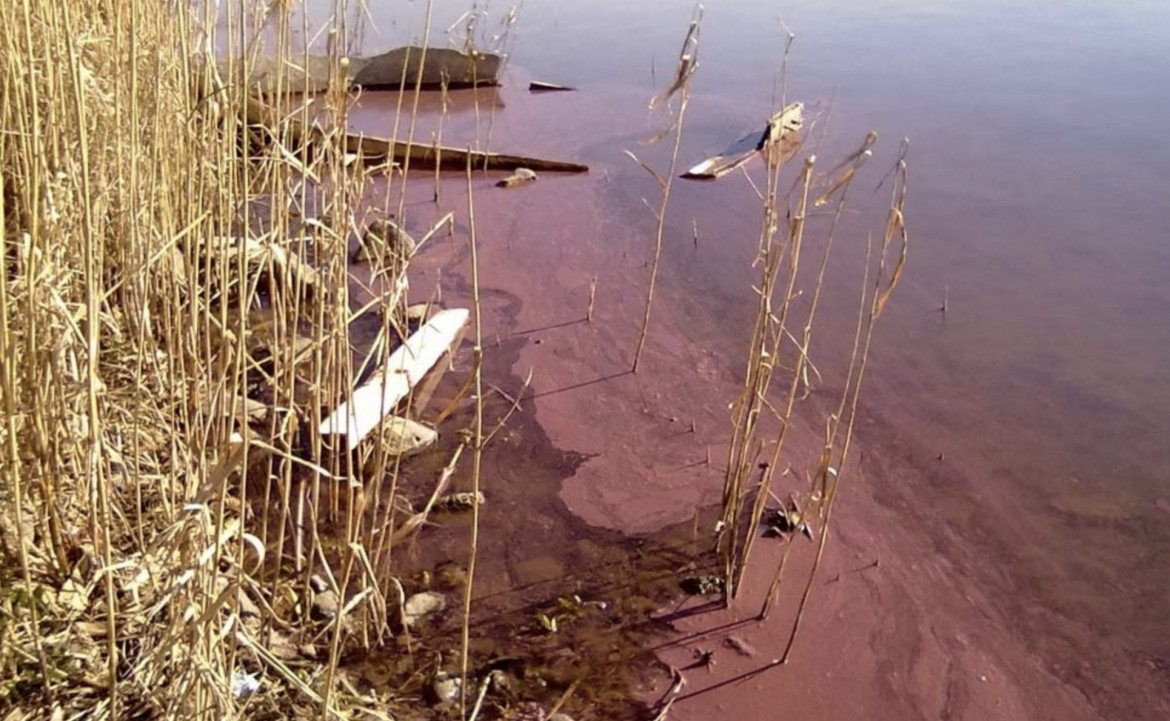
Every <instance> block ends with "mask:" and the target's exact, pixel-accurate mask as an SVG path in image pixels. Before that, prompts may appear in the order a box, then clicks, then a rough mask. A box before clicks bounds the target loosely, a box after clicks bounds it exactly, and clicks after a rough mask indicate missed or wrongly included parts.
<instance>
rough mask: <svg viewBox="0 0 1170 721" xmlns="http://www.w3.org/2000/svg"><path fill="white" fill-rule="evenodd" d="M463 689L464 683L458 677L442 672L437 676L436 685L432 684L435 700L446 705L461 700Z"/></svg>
mask: <svg viewBox="0 0 1170 721" xmlns="http://www.w3.org/2000/svg"><path fill="white" fill-rule="evenodd" d="M462 687H463V682H462V680H461V679H460V678H459V677H458V676H452V675H451V674H448V673H446V672H444V671H440V672H439V673H437V674H435V683H434V684H432V686H431V690H432V691H434V693H435V699H437V700H438V702H439V703H440V704H444V703H450V702H451V701H454V700H455V699H457V698H459V689H460V688H462Z"/></svg>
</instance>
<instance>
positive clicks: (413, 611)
mask: <svg viewBox="0 0 1170 721" xmlns="http://www.w3.org/2000/svg"><path fill="white" fill-rule="evenodd" d="M446 607H447V599H446V598H445V597H444V596H443V594H441V593H435V592H434V591H423V592H422V593H416V594H414V595H413V596H411V597H410V598H408V599H406V604H405V605H404V606H403V607H402V618H403V620H404V621H405V622H406V625H407V626H413V625H414V624H415V623H417V622H418V621H419V619H421V618H423V617H424V616H430V615H431V614H434V613H438V612H440V611H442V610H443V609H444V608H446Z"/></svg>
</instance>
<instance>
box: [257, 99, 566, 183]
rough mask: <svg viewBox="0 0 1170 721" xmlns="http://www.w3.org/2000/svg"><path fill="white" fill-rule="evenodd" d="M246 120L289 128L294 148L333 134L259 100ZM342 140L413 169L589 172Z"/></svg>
mask: <svg viewBox="0 0 1170 721" xmlns="http://www.w3.org/2000/svg"><path fill="white" fill-rule="evenodd" d="M244 118H245V120H246V121H247V122H248V124H249V125H260V126H262V127H264V128H266V129H268V130H269V131H270V132H272V131H275V130H276V129H278V128H285V129H287V133H288V136H289V138H288V140H289V142H290V143H291V144H293V145H296V144H298V143H302V142H310V143H312V142H321V141H322V140H324V139H325V138H326V137H327V134H328V133H329V132H330V131H328V130H326V129H325V128H322V127H320V126H317V125H310V126H309V127H308V129H307V130H306V128H305V126H304V124H303V123H302V122H301V121H300V119H299V118H297V117H296V116H295V115H293V116H290V117H287V118H282V117H281V115H280V113H278V112H277V111H276V109H275V108H273V107H271V106H270V105H267V104H265V103H263V102H261V101H260V100H257V99H256V98H248V100H247V107H246V108H245V109H244ZM339 140H340V141H341V142H342V143H344V147H345V152H347V153H352V154H354V155H357V156H358V157H359V158H361V159H362V160H363V161H366V162H369V161H378V160H387V159H389V160H393V161H397V162H400V163H401V162H405V161H406V160H407V159H409V160H410V163H411V165H412V167H415V168H434V167H435V166H436V165H437V166H438V167H440V168H446V169H450V170H465V169H466V168H467V165H468V162H467V161H468V160H469V159H470V160H471V167H472V168H474V169H476V170H516V169H517V168H530V169H532V170H543V171H547V172H555V173H585V172H588V171H589V166H587V165H581V164H580V163H568V162H563V161H559V160H542V159H540V158H526V157H523V156H519V155H503V154H500V153H487V152H481V151H475V150H465V149H462V148H451V147H445V146H442V145H429V144H423V143H404V142H402V141H398V142H392V141H390V140H385V139H383V138H371V137H369V136H366V135H360V134H357V133H345V134H343V135H341V137H340V138H339Z"/></svg>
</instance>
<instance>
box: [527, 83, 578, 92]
mask: <svg viewBox="0 0 1170 721" xmlns="http://www.w3.org/2000/svg"><path fill="white" fill-rule="evenodd" d="M576 89H577V88H571V87H569V86H568V85H557V84H556V83H546V82H543V81H540V80H533V81H532V82H531V83H529V84H528V90H529V91H531V92H534V93H549V92H567V91H571V90H576Z"/></svg>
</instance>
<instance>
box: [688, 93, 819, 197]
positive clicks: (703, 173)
mask: <svg viewBox="0 0 1170 721" xmlns="http://www.w3.org/2000/svg"><path fill="white" fill-rule="evenodd" d="M803 124H804V104H803V103H793V104H791V105H789V106H788V107H786V108H784V109H783V110H781V111H780V112H779V113H776V114H775V115H773V116H772V118H771V119H770V120H769V121H768V124H767V125H765V126H764V128H763V130H757V131H755V132H753V133H751V134H749V135H745V136H744V137H742V138H740V139H739V140H738V141H736V142H735V143H733V144H732V145H731V146H730V147H728V148H727V149H726V150H724V151H723V152H722V153H720V154H719V155H715V156H712V157H710V158H708V159H706V160H704V161H703V162H701V163H699V164H698V165H695V166H694V167H692V168H691V169H690V170H688V171H687V172H685V173H683V176H682V177H684V178H688V179H691V180H718V179H719V178H722V177H723V176H725V175H727V174H728V173H730V172H731V171H733V170H735V169H737V168H739V167H741V166H743V165H744V164H745V163H747V162H748V161H749V160H751V159H752V158H753V157H754V156H755V155H756V154H757V153H764V155H765V156H766V157H767V159H768V162H769V163H771V164H777V163H783V162H785V161H786V160H788V159H789V158H791V157H792V156H793V155H795V154H796V151H797V150H798V149H799V148H800V143H801V137H800V128H801V126H802V125H803Z"/></svg>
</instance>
